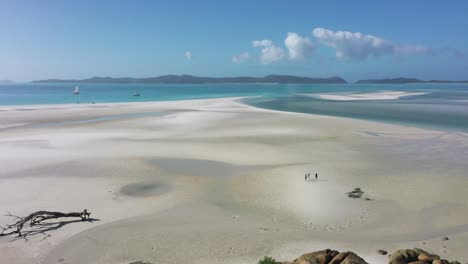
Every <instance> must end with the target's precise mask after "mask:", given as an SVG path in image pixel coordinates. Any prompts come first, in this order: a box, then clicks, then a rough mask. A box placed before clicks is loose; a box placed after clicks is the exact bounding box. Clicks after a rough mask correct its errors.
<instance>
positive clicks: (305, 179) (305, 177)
mask: <svg viewBox="0 0 468 264" xmlns="http://www.w3.org/2000/svg"><path fill="white" fill-rule="evenodd" d="M304 181H307V173H306V174H305V176H304Z"/></svg>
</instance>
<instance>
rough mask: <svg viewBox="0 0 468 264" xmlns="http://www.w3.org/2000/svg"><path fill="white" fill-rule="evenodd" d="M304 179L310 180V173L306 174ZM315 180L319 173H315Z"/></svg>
mask: <svg viewBox="0 0 468 264" xmlns="http://www.w3.org/2000/svg"><path fill="white" fill-rule="evenodd" d="M304 180H306V181H307V180H310V173H306V174H305V177H304ZM315 180H318V174H317V173H315Z"/></svg>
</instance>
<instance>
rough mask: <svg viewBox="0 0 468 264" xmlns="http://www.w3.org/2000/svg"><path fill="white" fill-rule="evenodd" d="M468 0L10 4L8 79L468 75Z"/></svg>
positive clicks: (2, 28) (2, 6)
mask: <svg viewBox="0 0 468 264" xmlns="http://www.w3.org/2000/svg"><path fill="white" fill-rule="evenodd" d="M467 14H468V1H465V0H460V1H457V0H452V1H435V0H432V1H431V0H426V1H422V0H421V1H419V0H413V1H364V0H360V1H300V0H298V1H271V0H270V1H261V0H258V1H244V0H237V1H214V0H213V1H203V0H199V1H178V0H172V1H163V0H161V1H156V0H155V1H139V0H135V1H106V0H103V1H86V0H82V1H63V0H60V1H47V0H44V1H35V0H34V1H33V0H31V1H22V0H12V1H7V0H0V80H2V79H9V80H14V81H21V82H23V81H31V80H39V79H48V78H60V79H81V78H89V77H92V76H111V77H152V76H158V75H164V74H192V75H197V76H210V77H221V76H264V75H268V74H290V75H300V76H310V77H330V76H341V77H343V78H345V79H346V80H348V81H356V80H359V79H369V78H393V77H416V78H421V79H448V80H468V34H467V32H468V29H467V28H468V15H467Z"/></svg>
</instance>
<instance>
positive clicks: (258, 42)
mask: <svg viewBox="0 0 468 264" xmlns="http://www.w3.org/2000/svg"><path fill="white" fill-rule="evenodd" d="M252 45H253V46H254V47H266V46H271V45H273V42H271V40H268V39H264V40H255V41H254V42H252Z"/></svg>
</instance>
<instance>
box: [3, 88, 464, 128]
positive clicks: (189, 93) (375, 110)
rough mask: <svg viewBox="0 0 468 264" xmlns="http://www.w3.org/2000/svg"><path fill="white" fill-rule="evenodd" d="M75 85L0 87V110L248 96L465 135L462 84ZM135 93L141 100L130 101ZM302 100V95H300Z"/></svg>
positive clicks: (285, 107)
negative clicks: (393, 95) (391, 94)
mask: <svg viewBox="0 0 468 264" xmlns="http://www.w3.org/2000/svg"><path fill="white" fill-rule="evenodd" d="M79 86H80V94H79V95H73V89H74V87H75V84H7V85H0V105H31V104H64V103H65V104H66V103H77V101H79V102H80V103H91V102H94V103H108V102H145V101H167V100H187V99H201V98H220V97H235V96H249V97H250V98H247V99H244V102H245V103H247V104H251V105H254V106H257V107H262V108H267V109H274V110H282V111H292V112H301V113H313V114H322V115H331V116H342V117H351V118H359V119H367V120H375V121H384V122H391V123H401V124H406V125H414V126H421V127H429V128H437V129H447V130H451V131H465V132H466V131H468V85H466V84H405V85H388V84H386V85H369V84H327V85H323V84H298V85H293V84H289V85H288V84H80V85H79ZM135 91H138V92H139V93H140V94H141V96H139V97H135V96H132V95H133V93H134V92H135ZM380 91H404V92H420V93H426V94H424V95H416V96H408V97H402V98H400V99H392V100H367V101H331V100H323V99H319V98H315V97H313V96H314V95H316V94H321V93H326V94H330V93H333V94H343V93H373V92H380ZM304 94H306V95H304Z"/></svg>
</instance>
